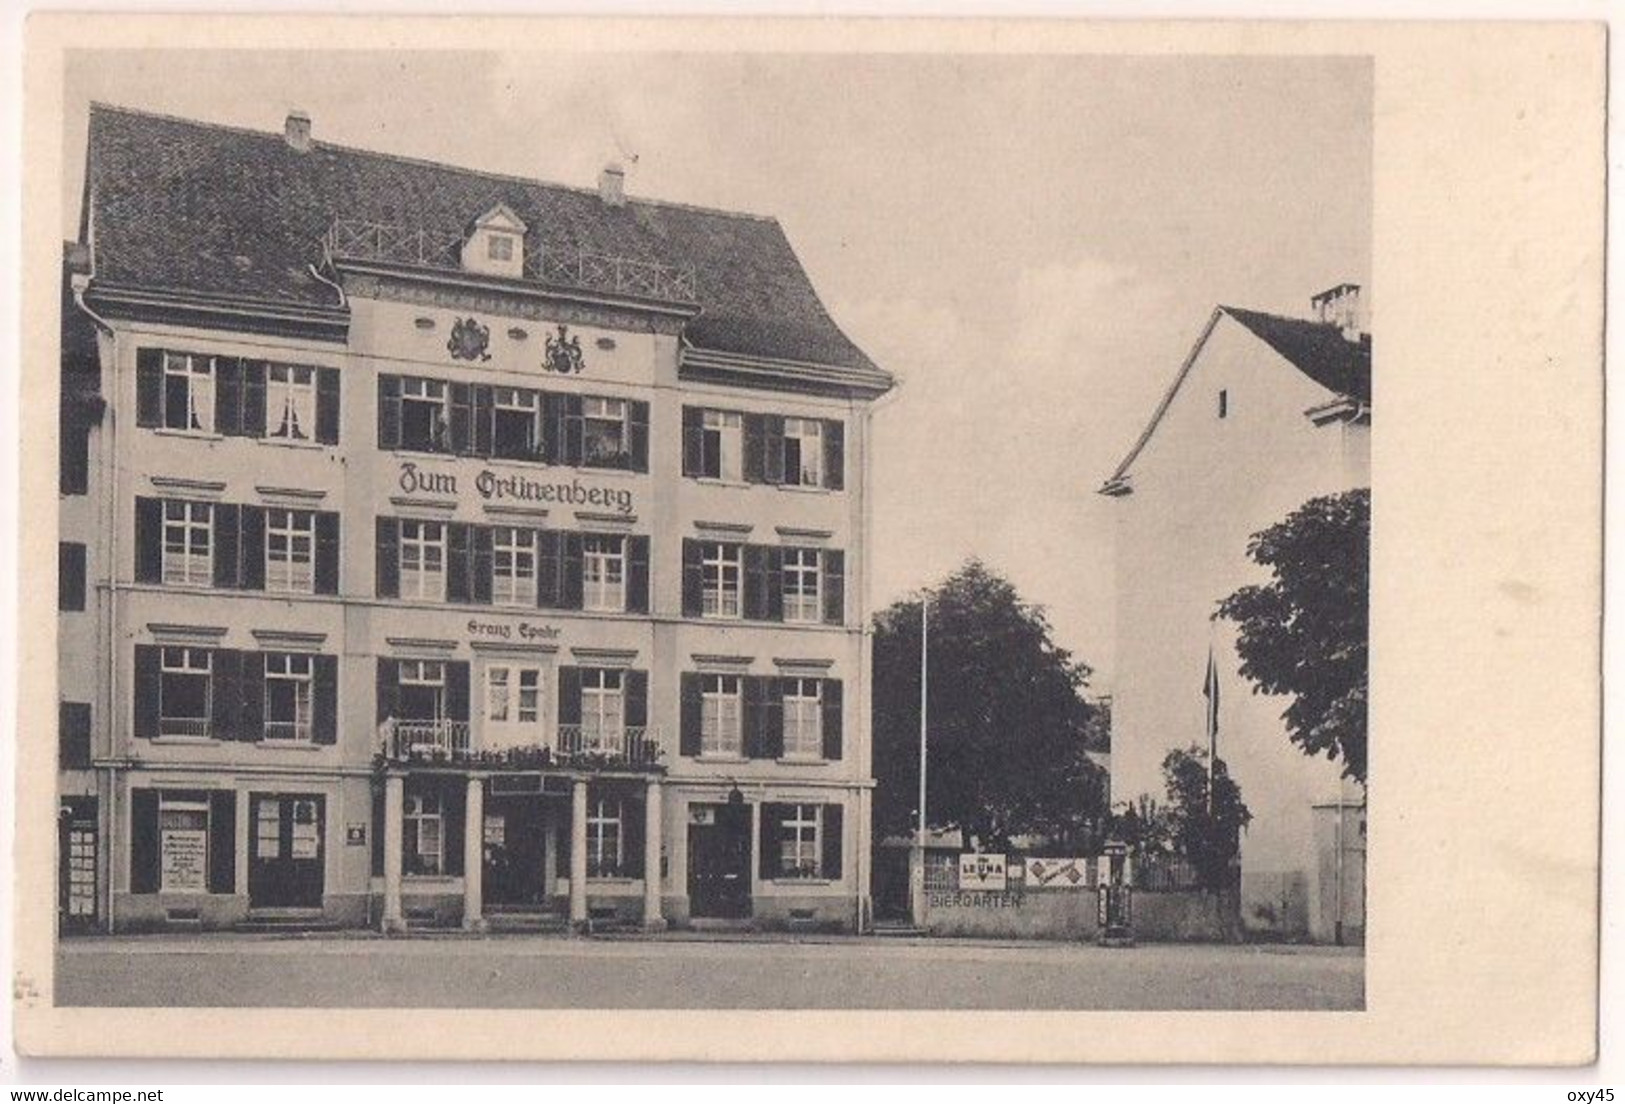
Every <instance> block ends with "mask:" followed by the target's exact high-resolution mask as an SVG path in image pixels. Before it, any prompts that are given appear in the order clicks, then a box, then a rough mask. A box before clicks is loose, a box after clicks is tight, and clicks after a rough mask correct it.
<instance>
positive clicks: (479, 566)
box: [468, 525, 496, 606]
mask: <svg viewBox="0 0 1625 1104" xmlns="http://www.w3.org/2000/svg"><path fill="white" fill-rule="evenodd" d="M469 546H470V555H469V579H468V589H469V596H470V599H471V600H472V601H475V602H478V603H480V604H482V605H487V606H488V605H490V604H491V574H492V572H493V571H495V560H496V553H495V550H494V549H493V548H492V532H491V527H490V526H489V525H471V526H469Z"/></svg>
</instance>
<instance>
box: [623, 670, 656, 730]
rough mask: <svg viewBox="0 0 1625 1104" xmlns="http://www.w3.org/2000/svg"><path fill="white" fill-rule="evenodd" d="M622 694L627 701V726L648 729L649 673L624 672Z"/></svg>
mask: <svg viewBox="0 0 1625 1104" xmlns="http://www.w3.org/2000/svg"><path fill="white" fill-rule="evenodd" d="M621 693H622V694H623V695H624V696H625V701H626V711H625V714H624V716H625V718H626V726H627V727H628V728H647V727H648V725H649V672H648V671H622V672H621Z"/></svg>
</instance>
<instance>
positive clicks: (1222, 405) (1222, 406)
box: [1219, 387, 1230, 418]
mask: <svg viewBox="0 0 1625 1104" xmlns="http://www.w3.org/2000/svg"><path fill="white" fill-rule="evenodd" d="M1229 416H1230V392H1229V391H1228V390H1226V389H1224V388H1222V387H1221V388H1220V389H1219V417H1221V418H1228V417H1229Z"/></svg>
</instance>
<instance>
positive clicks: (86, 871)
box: [58, 797, 98, 931]
mask: <svg viewBox="0 0 1625 1104" xmlns="http://www.w3.org/2000/svg"><path fill="white" fill-rule="evenodd" d="M64 805H65V808H64V812H63V815H62V819H61V825H60V829H61V831H60V838H59V840H58V847H59V849H60V851H59V853H60V855H61V865H60V868H59V870H58V884H59V886H60V890H61V893H60V898H59V900H58V907H59V909H60V910H61V917H62V930H64V931H91V930H93V929H94V928H95V927H96V901H97V897H98V894H97V892H96V835H97V834H96V799H95V798H93V797H91V798H69V799H68V801H67V802H65V803H64Z"/></svg>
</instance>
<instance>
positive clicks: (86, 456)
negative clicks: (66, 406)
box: [57, 415, 90, 495]
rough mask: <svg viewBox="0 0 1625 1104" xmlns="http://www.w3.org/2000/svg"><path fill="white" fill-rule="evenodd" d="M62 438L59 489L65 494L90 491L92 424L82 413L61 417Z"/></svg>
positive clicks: (59, 445)
mask: <svg viewBox="0 0 1625 1104" xmlns="http://www.w3.org/2000/svg"><path fill="white" fill-rule="evenodd" d="M61 427H62V438H61V440H60V441H59V442H58V446H57V455H58V459H59V461H60V464H61V471H60V473H59V477H58V480H57V484H58V491H59V492H60V493H61V494H65V495H82V494H89V493H90V425H88V424H87V423H86V421H85V418H84V417H83V416H81V415H74V416H71V417H70V416H66V415H64V416H63V418H62V419H61Z"/></svg>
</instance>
